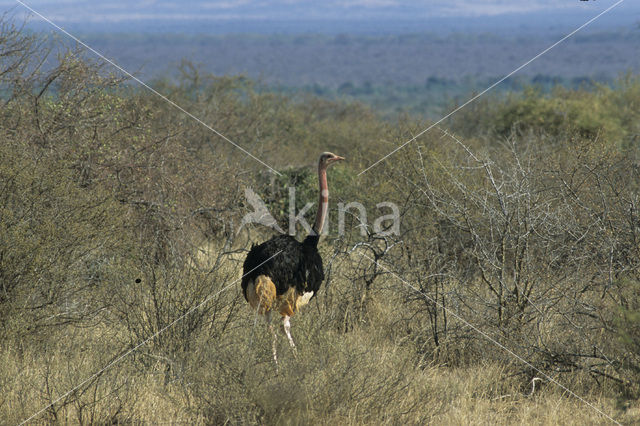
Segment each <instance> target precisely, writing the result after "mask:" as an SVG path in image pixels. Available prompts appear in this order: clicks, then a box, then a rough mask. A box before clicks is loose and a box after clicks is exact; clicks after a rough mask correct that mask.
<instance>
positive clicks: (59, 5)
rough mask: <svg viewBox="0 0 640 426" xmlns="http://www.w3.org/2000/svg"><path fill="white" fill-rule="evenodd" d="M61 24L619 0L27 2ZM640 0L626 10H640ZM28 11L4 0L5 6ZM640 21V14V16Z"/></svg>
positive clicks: (374, 14) (389, 14)
mask: <svg viewBox="0 0 640 426" xmlns="http://www.w3.org/2000/svg"><path fill="white" fill-rule="evenodd" d="M24 3H26V4H28V5H29V6H31V7H33V8H34V9H35V10H37V11H39V12H41V13H42V14H44V15H45V16H47V17H50V18H51V19H55V20H56V21H59V22H78V21H85V22H87V21H92V22H118V21H124V20H141V19H145V20H152V19H187V20H188V19H260V18H267V19H300V18H302V19H305V18H306V19H338V18H401V19H409V18H413V19H427V18H434V17H442V16H449V17H451V16H454V17H455V16H492V15H499V14H503V13H514V12H515V13H529V12H545V11H548V12H549V13H551V14H552V13H554V12H556V11H557V12H559V11H568V12H571V11H576V12H588V11H590V10H592V11H593V12H594V13H597V12H599V11H601V10H604V9H605V8H606V7H608V6H610V5H612V4H613V3H615V1H614V0H590V1H579V0H324V1H321V0H182V1H168V0H138V1H132V0H55V1H54V0H24ZM632 3H633V4H634V5H631V4H632ZM638 3H640V2H639V1H638V0H625V2H624V3H623V4H622V5H620V6H619V9H620V10H623V9H627V10H628V11H629V10H633V11H634V13H640V6H639V5H638ZM10 9H12V10H13V11H14V13H18V14H19V13H22V12H23V11H24V10H25V9H24V8H23V7H22V6H21V5H20V4H19V3H18V2H17V1H15V0H0V10H2V11H7V10H10ZM639 19H640V17H639Z"/></svg>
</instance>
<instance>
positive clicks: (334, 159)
mask: <svg viewBox="0 0 640 426" xmlns="http://www.w3.org/2000/svg"><path fill="white" fill-rule="evenodd" d="M332 160H333V161H342V160H344V157H340V156H339V155H336V156H335V157H333V158H332Z"/></svg>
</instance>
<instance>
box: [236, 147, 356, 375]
mask: <svg viewBox="0 0 640 426" xmlns="http://www.w3.org/2000/svg"><path fill="white" fill-rule="evenodd" d="M341 160H344V158H343V157H340V156H338V155H335V154H333V153H331V152H323V153H322V154H321V155H320V159H319V161H318V182H319V186H320V195H319V198H318V212H317V214H316V221H315V224H314V225H313V228H312V230H311V233H310V234H309V235H308V236H307V237H306V238H305V239H304V241H303V242H299V241H298V240H296V239H295V237H293V236H291V235H277V236H275V237H273V238H271V239H270V240H268V241H265V242H264V243H262V244H260V245H257V246H256V245H254V246H252V247H251V250H250V251H249V254H248V255H247V258H246V259H245V261H244V265H243V272H244V277H243V278H242V292H243V293H244V297H245V299H246V300H247V302H249V304H250V305H251V307H252V308H253V309H255V310H256V311H257V312H258V313H260V314H262V315H264V316H265V319H266V321H267V323H269V328H270V329H271V332H272V333H273V359H274V361H275V362H276V364H277V363H278V357H277V354H276V334H275V331H274V330H273V326H272V325H271V312H272V311H277V312H279V313H280V315H282V328H283V330H284V332H285V334H286V335H287V338H288V339H289V344H290V345H291V347H292V348H294V349H295V347H296V345H295V343H294V342H293V338H292V337H291V331H290V329H291V324H290V323H289V318H291V316H292V315H293V314H294V313H296V312H297V311H298V309H299V308H300V307H301V306H303V305H305V304H307V303H308V302H309V300H311V298H312V297H313V296H314V295H315V294H316V293H317V291H318V289H319V288H320V284H321V283H322V281H323V280H324V272H323V268H322V257H320V253H318V241H319V240H320V234H321V233H322V227H323V225H324V222H325V218H326V216H327V210H328V207H329V189H328V186H327V168H328V167H329V166H330V165H332V164H333V163H335V162H337V161H341Z"/></svg>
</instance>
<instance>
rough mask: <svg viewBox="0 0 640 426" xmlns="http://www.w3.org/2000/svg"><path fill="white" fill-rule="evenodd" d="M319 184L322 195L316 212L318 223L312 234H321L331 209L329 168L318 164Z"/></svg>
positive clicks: (319, 197)
mask: <svg viewBox="0 0 640 426" xmlns="http://www.w3.org/2000/svg"><path fill="white" fill-rule="evenodd" d="M318 184H319V186H320V195H319V196H318V212H317V213H316V223H315V224H314V225H313V231H312V234H315V235H320V234H321V233H322V227H323V226H324V221H325V218H326V217H327V210H328V209H329V187H328V185H327V168H326V167H322V166H321V165H318Z"/></svg>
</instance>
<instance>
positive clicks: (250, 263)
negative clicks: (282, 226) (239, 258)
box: [242, 235, 324, 300]
mask: <svg viewBox="0 0 640 426" xmlns="http://www.w3.org/2000/svg"><path fill="white" fill-rule="evenodd" d="M318 240H319V236H317V235H309V236H308V237H307V238H305V240H304V241H303V242H299V241H298V240H296V239H295V238H294V237H292V236H291V235H277V236H275V237H273V238H271V239H270V240H268V241H265V242H264V243H262V244H259V245H257V246H256V245H254V246H253V247H251V250H250V251H249V254H248V255H247V258H246V259H245V261H244V265H243V267H242V268H243V272H244V274H243V275H244V276H243V278H242V292H243V294H244V297H245V299H247V286H248V284H249V282H251V281H252V280H254V279H255V278H256V277H257V276H259V275H266V276H268V277H269V278H271V281H273V283H274V284H275V286H276V294H277V295H278V296H280V295H282V294H284V293H286V292H287V290H289V288H291V287H295V288H296V291H297V292H298V293H299V294H303V293H306V292H309V291H313V294H314V296H315V295H316V294H317V293H318V289H319V288H320V284H322V281H323V280H324V271H323V267H322V257H320V253H318ZM279 252H280V253H279ZM276 253H278V254H277V255H276ZM270 258H271V259H270ZM263 262H264V263H263ZM247 300H248V299H247Z"/></svg>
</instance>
